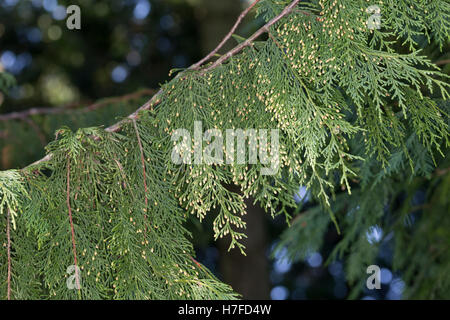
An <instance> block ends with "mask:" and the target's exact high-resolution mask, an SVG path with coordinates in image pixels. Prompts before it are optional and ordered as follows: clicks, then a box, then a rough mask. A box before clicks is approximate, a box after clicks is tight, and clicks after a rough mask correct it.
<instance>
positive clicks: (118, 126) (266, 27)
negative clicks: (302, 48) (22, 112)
mask: <svg viewBox="0 0 450 320" xmlns="http://www.w3.org/2000/svg"><path fill="white" fill-rule="evenodd" d="M300 1H301V0H294V1H292V3H291V4H290V5H289V6H287V7H286V8H285V9H284V10H283V11H282V12H281V13H280V14H279V15H278V16H276V17H275V18H273V19H272V20H270V21H269V22H268V23H267V24H265V25H264V26H263V27H261V28H260V29H259V30H258V31H256V32H255V33H254V34H253V35H252V36H251V37H250V38H249V39H247V40H246V41H244V42H242V43H241V44H239V45H238V46H237V47H235V48H234V49H232V50H231V51H229V52H228V53H226V54H225V55H223V56H222V57H221V58H219V59H218V60H216V61H215V62H214V63H213V64H212V65H210V66H209V67H207V68H206V69H204V70H203V71H202V72H201V73H200V74H201V75H202V74H204V73H205V72H207V71H209V70H211V69H213V68H216V67H217V66H219V65H221V64H222V63H224V62H225V61H226V60H228V59H229V58H231V57H232V56H234V55H236V54H237V53H238V52H240V51H241V50H242V49H244V48H245V47H247V46H250V45H251V44H252V41H254V40H255V39H256V38H258V37H259V36H260V35H261V34H263V33H265V32H268V31H269V28H270V27H271V26H272V25H274V24H275V23H277V22H278V21H280V20H281V19H282V18H283V17H285V16H287V15H288V14H290V13H291V12H292V11H293V9H294V8H295V6H296V5H297V4H298V3H299V2H300ZM194 66H195V65H194ZM192 68H193V66H191V67H189V68H188V69H187V70H192ZM187 70H186V71H187ZM183 75H184V72H181V73H178V74H177V76H176V77H175V78H174V79H173V80H175V79H178V78H180V77H182V76H183ZM163 93H164V91H163V90H162V89H160V90H159V91H158V92H157V93H156V94H155V95H154V96H153V97H152V98H151V99H150V100H149V101H147V102H146V103H145V104H144V105H142V106H141V107H140V108H139V109H137V110H136V111H135V112H133V113H132V114H130V115H129V116H128V117H127V118H125V119H123V120H121V121H119V122H117V123H116V124H114V125H112V126H110V127H108V128H106V129H105V130H106V131H107V132H118V131H120V130H121V129H122V127H123V126H124V125H125V123H128V122H129V121H130V120H131V121H133V120H136V119H138V118H139V113H140V112H141V111H145V110H149V109H151V108H153V107H154V106H156V105H158V104H160V103H161V97H162V95H163ZM51 158H52V154H48V155H47V156H45V157H44V158H42V159H40V160H38V161H36V162H34V163H32V164H31V165H29V166H27V167H26V168H29V167H32V166H36V165H39V164H41V163H43V162H46V161H49V160H51Z"/></svg>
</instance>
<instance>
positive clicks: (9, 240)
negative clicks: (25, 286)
mask: <svg viewBox="0 0 450 320" xmlns="http://www.w3.org/2000/svg"><path fill="white" fill-rule="evenodd" d="M10 215H11V213H10V211H9V208H7V209H6V241H7V244H6V246H7V249H6V250H7V255H8V276H7V280H6V281H7V286H8V288H7V293H6V298H7V299H8V300H11V233H10V228H11V227H10V225H9V218H10Z"/></svg>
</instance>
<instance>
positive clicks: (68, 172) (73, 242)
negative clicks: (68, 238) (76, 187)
mask: <svg viewBox="0 0 450 320" xmlns="http://www.w3.org/2000/svg"><path fill="white" fill-rule="evenodd" d="M66 202H67V209H68V211H69V222H70V230H71V233H72V251H73V259H74V264H75V281H76V284H77V289H78V290H80V289H81V286H80V278H79V275H78V260H77V246H76V242H75V229H74V227H73V219H72V207H71V206H70V157H69V158H68V159H67V199H66Z"/></svg>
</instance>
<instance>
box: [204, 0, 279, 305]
mask: <svg viewBox="0 0 450 320" xmlns="http://www.w3.org/2000/svg"><path fill="white" fill-rule="evenodd" d="M198 10H199V16H198V18H199V25H200V34H201V38H202V50H203V53H204V55H206V54H208V53H209V52H211V50H213V49H214V48H215V47H216V46H217V45H218V44H219V42H220V41H221V40H222V39H223V37H225V35H226V34H227V33H228V32H229V31H230V29H231V28H232V26H233V25H234V23H235V22H236V19H237V17H238V16H239V14H240V13H241V12H242V10H243V6H242V1H241V0H226V1H219V0H203V1H202V2H201V4H200V5H199V7H198ZM236 44H237V43H236V42H235V41H234V40H233V39H230V40H229V41H228V43H227V44H226V45H225V46H224V47H223V49H222V50H221V51H220V52H221V53H224V52H226V51H225V50H229V49H231V48H233V47H234V46H235V45H236ZM233 191H235V192H238V191H239V190H233ZM246 203H247V208H248V209H247V215H246V216H245V217H244V221H246V222H247V229H246V231H245V233H246V235H247V236H248V238H247V239H244V240H243V243H244V245H245V246H246V254H247V256H244V255H242V254H241V252H240V251H239V250H238V249H235V250H232V251H230V252H228V246H229V244H230V243H229V240H228V239H224V240H220V241H219V242H218V246H219V255H220V260H219V264H220V266H219V269H220V271H221V274H222V276H223V279H222V280H223V281H224V282H226V283H227V284H229V285H231V286H232V287H233V289H234V290H235V291H236V292H238V293H240V294H242V296H243V298H244V299H269V298H270V281H269V271H268V269H269V265H268V261H267V257H266V249H267V231H266V219H265V218H266V213H265V212H264V210H263V209H262V208H260V207H259V206H254V205H252V203H253V199H250V200H248V201H246Z"/></svg>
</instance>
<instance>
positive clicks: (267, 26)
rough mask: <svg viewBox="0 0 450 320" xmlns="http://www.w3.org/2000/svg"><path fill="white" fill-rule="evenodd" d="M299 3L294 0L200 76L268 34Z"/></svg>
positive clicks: (297, 0) (298, 0) (204, 70)
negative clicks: (264, 34)
mask: <svg viewBox="0 0 450 320" xmlns="http://www.w3.org/2000/svg"><path fill="white" fill-rule="evenodd" d="M299 2H300V0H294V1H292V2H291V4H290V5H288V6H287V7H286V8H284V10H283V11H282V12H281V13H280V14H279V15H278V16H276V17H275V18H273V19H272V20H270V21H269V22H267V23H266V24H265V25H264V26H263V27H262V28H260V29H259V30H258V31H256V32H255V33H254V34H253V35H252V36H251V37H250V38H248V39H247V40H245V41H244V42H241V43H240V44H239V45H237V46H236V47H234V49H232V50H230V51H228V53H226V54H224V55H223V56H221V57H220V58H219V59H217V60H216V61H215V62H214V63H213V64H211V65H210V66H209V67H207V68H205V69H203V71H202V73H201V74H204V73H206V72H207V71H209V70H211V69H214V68H216V67H218V66H220V65H221V64H222V63H224V62H225V61H227V60H228V59H230V58H231V57H232V56H234V55H236V54H237V53H239V52H240V51H242V50H243V49H244V48H246V47H248V46H251V45H252V42H253V41H254V40H256V39H257V38H258V37H259V36H260V35H262V34H263V33H266V32H269V29H270V27H271V26H273V25H274V24H275V23H277V22H278V21H280V20H281V19H282V18H283V17H285V16H287V15H288V14H289V13H291V12H292V10H294V8H295V6H296V5H297V4H298V3H299Z"/></svg>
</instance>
